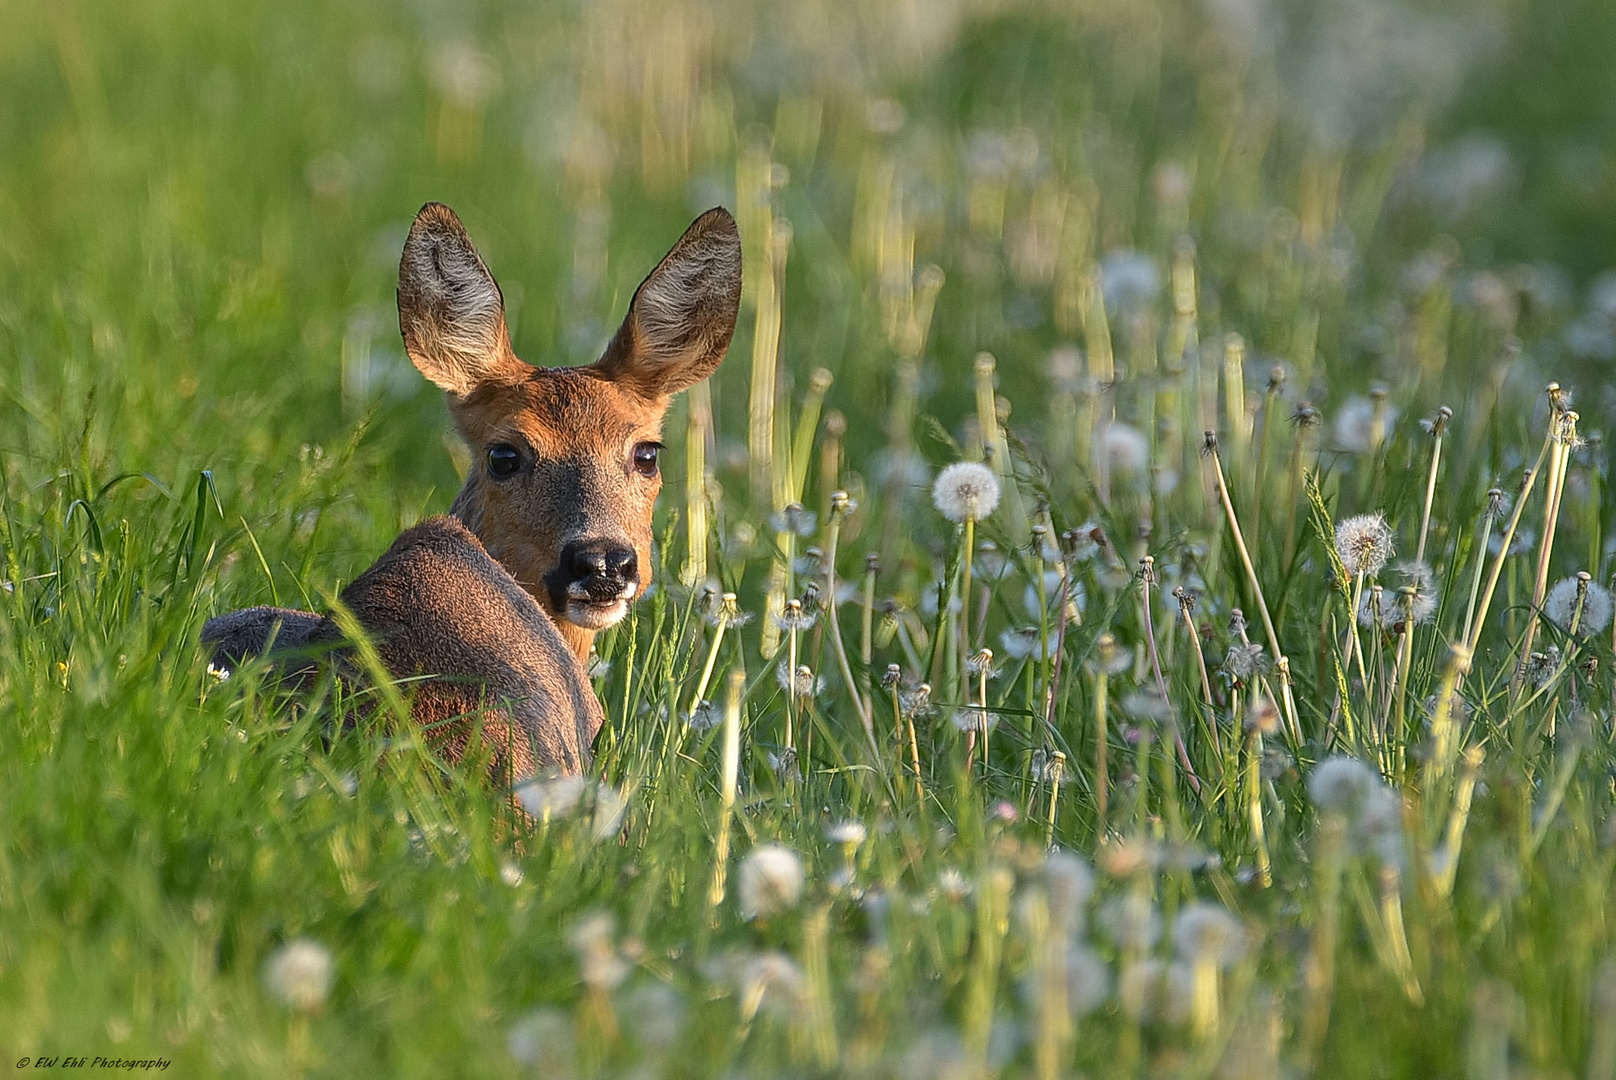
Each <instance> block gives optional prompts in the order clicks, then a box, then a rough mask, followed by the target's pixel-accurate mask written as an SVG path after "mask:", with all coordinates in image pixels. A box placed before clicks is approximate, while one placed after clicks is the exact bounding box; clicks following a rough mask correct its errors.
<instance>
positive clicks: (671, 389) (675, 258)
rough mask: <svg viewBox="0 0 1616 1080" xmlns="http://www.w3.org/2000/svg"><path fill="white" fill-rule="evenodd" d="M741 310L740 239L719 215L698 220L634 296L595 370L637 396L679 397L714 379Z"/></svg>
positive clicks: (709, 213)
mask: <svg viewBox="0 0 1616 1080" xmlns="http://www.w3.org/2000/svg"><path fill="white" fill-rule="evenodd" d="M740 304H741V236H740V233H739V231H738V230H737V229H736V228H735V219H734V218H733V217H731V216H730V214H729V211H728V210H725V209H724V208H723V207H716V208H714V209H712V210H709V211H707V212H706V213H705V214H703V215H701V217H699V218H697V219H696V220H695V222H694V223H693V224H692V225H691V226H690V228H689V229H686V230H685V234H684V235H683V236H681V237H680V238H679V242H678V243H677V244H674V245H673V249H672V250H671V251H669V252H668V254H667V255H666V256H664V257H663V259H662V261H661V262H660V263H658V264H657V268H656V269H655V270H652V271H651V273H650V275H649V276H648V277H647V278H646V279H645V280H644V281H642V282H641V283H640V287H639V288H638V289H636V290H634V299H633V300H632V301H630V302H629V306H628V316H627V317H626V318H624V320H623V325H622V326H621V327H619V328H618V331H617V333H616V335H615V336H613V338H612V341H611V344H609V345H607V346H606V352H605V354H604V355H603V356H602V357H601V358H600V360H599V361H597V362H596V364H595V367H596V368H597V369H599V370H600V371H601V372H603V373H604V374H605V375H606V376H607V377H608V378H610V379H611V380H612V381H614V382H617V383H620V384H623V385H625V386H627V387H628V388H630V389H632V390H633V391H634V392H635V393H637V394H638V395H639V396H641V397H644V398H647V399H650V400H655V399H657V398H662V397H667V396H668V395H671V394H677V393H678V392H679V391H681V390H683V389H685V388H686V387H689V386H693V385H695V384H696V383H698V382H700V381H701V380H703V379H705V378H706V377H707V376H709V375H711V374H712V373H713V369H714V368H716V367H717V366H718V362H719V361H720V360H722V359H723V358H724V351H725V350H726V349H728V348H729V341H730V337H731V336H732V335H733V334H734V333H735V316H736V314H737V313H738V311H739V310H740Z"/></svg>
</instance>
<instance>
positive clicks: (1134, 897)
mask: <svg viewBox="0 0 1616 1080" xmlns="http://www.w3.org/2000/svg"><path fill="white" fill-rule="evenodd" d="M1100 927H1101V929H1103V930H1104V931H1105V932H1106V934H1107V935H1108V936H1109V937H1110V938H1111V941H1112V943H1113V944H1115V945H1116V947H1117V948H1119V949H1123V950H1128V951H1137V952H1148V951H1149V950H1150V947H1151V946H1153V945H1155V944H1156V941H1157V939H1158V938H1160V937H1161V930H1162V926H1161V916H1160V915H1159V914H1157V912H1156V908H1155V907H1154V906H1153V905H1152V904H1151V902H1150V899H1149V897H1145V896H1140V895H1138V894H1137V893H1125V894H1123V895H1121V896H1118V897H1115V898H1113V899H1112V900H1111V901H1110V902H1108V903H1107V904H1106V905H1105V906H1104V907H1102V908H1101V909H1100Z"/></svg>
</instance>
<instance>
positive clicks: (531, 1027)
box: [505, 1006, 575, 1077]
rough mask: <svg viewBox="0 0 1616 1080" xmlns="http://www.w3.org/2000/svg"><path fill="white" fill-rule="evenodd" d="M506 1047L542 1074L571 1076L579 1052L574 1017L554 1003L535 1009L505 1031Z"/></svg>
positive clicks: (519, 1061) (519, 1062)
mask: <svg viewBox="0 0 1616 1080" xmlns="http://www.w3.org/2000/svg"><path fill="white" fill-rule="evenodd" d="M505 1049H506V1050H507V1051H508V1052H509V1053H510V1055H511V1057H512V1058H513V1059H514V1060H515V1061H516V1062H517V1063H518V1064H520V1065H532V1066H535V1068H534V1070H533V1073H534V1075H539V1076H556V1077H563V1076H570V1075H572V1064H573V1057H574V1052H575V1043H574V1041H573V1023H572V1018H571V1017H570V1016H568V1015H567V1014H566V1013H564V1012H562V1011H561V1010H560V1009H557V1008H554V1007H553V1006H545V1007H543V1008H539V1009H534V1010H533V1011H532V1012H530V1013H528V1014H527V1015H526V1016H524V1017H522V1019H520V1020H518V1021H517V1022H516V1023H514V1024H512V1025H511V1027H510V1030H509V1031H507V1032H506V1033H505Z"/></svg>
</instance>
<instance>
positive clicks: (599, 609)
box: [567, 600, 628, 630]
mask: <svg viewBox="0 0 1616 1080" xmlns="http://www.w3.org/2000/svg"><path fill="white" fill-rule="evenodd" d="M627 614H628V601H626V600H613V601H612V602H611V603H609V604H590V603H585V602H583V601H581V600H569V601H568V602H567V621H568V622H570V623H572V625H574V626H581V627H583V628H584V629H585V630H604V629H606V628H607V627H608V626H614V625H616V624H617V623H618V622H619V621H620V620H621V619H622V618H623V616H624V615H627Z"/></svg>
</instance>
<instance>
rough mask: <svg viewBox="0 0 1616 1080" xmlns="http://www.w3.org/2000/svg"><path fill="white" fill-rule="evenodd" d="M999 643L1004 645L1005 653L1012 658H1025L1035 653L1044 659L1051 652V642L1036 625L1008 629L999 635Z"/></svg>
mask: <svg viewBox="0 0 1616 1080" xmlns="http://www.w3.org/2000/svg"><path fill="white" fill-rule="evenodd" d="M999 644H1000V645H1002V646H1003V647H1004V655H1006V656H1008V657H1009V658H1010V659H1012V660H1025V659H1027V658H1028V657H1029V656H1032V655H1033V654H1035V653H1036V654H1038V656H1039V658H1040V659H1042V658H1043V657H1044V656H1045V655H1047V654H1048V653H1049V652H1050V648H1049V642H1047V641H1045V640H1044V638H1043V632H1042V631H1041V630H1039V629H1038V627H1036V626H1023V627H1021V628H1020V629H1011V630H1006V631H1004V632H1003V633H1002V634H1000V635H999Z"/></svg>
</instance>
